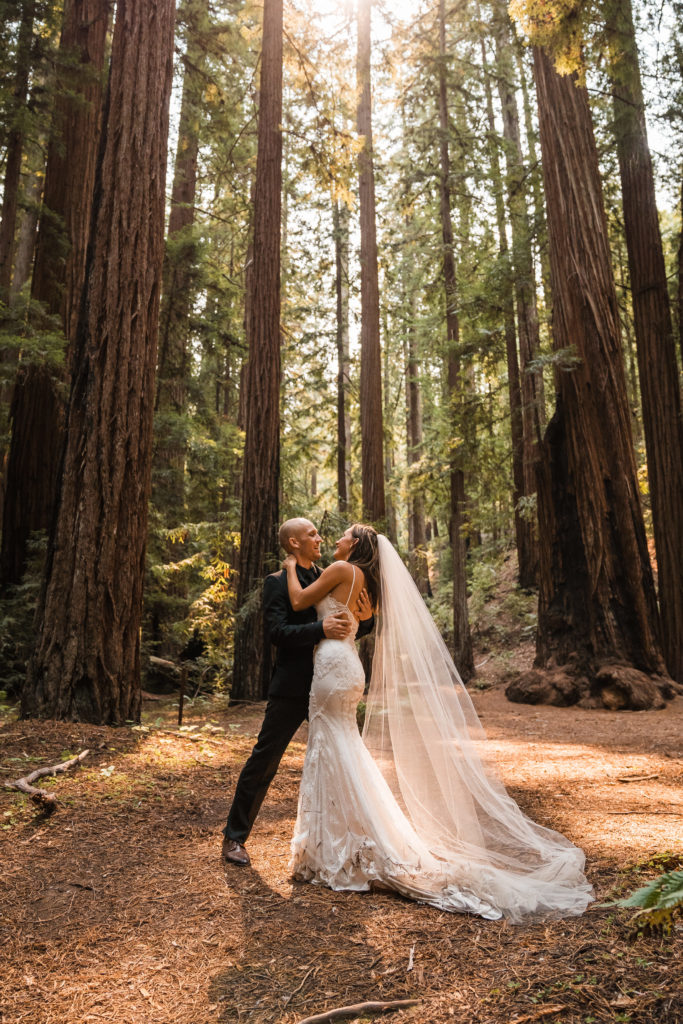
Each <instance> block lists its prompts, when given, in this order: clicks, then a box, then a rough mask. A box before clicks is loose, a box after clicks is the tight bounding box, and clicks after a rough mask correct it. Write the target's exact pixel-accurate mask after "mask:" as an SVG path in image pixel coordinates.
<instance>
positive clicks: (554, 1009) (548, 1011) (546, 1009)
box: [510, 1005, 567, 1024]
mask: <svg viewBox="0 0 683 1024" xmlns="http://www.w3.org/2000/svg"><path fill="white" fill-rule="evenodd" d="M566 1009H567V1007H566V1006H564V1005H553V1006H542V1007H541V1008H540V1010H536V1012H535V1013H528V1014H527V1015H526V1017H513V1018H512V1020H511V1021H510V1024H522V1022H523V1021H526V1022H529V1021H532V1020H540V1019H541V1017H551V1016H552V1015H553V1014H555V1013H562V1011H563V1010H566Z"/></svg>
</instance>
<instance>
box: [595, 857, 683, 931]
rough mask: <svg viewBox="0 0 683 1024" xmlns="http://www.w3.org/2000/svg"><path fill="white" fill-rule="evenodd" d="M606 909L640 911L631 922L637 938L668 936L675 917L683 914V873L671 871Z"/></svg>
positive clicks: (607, 904) (606, 905)
mask: <svg viewBox="0 0 683 1024" xmlns="http://www.w3.org/2000/svg"><path fill="white" fill-rule="evenodd" d="M602 906H605V907H626V908H634V907H635V908H637V911H636V913H635V914H634V916H633V918H632V920H631V925H632V934H633V935H634V936H635V935H645V936H646V935H657V934H660V935H661V934H665V935H668V934H669V933H670V932H671V929H672V928H673V924H674V916H675V915H676V914H678V915H680V914H682V913H683V871H667V872H665V873H664V874H663V875H659V877H658V878H655V879H654V880H653V881H652V882H650V883H649V884H648V885H644V886H643V887H642V888H640V889H637V890H636V891H635V892H634V893H632V894H631V896H627V897H626V898H624V899H620V900H614V902H612V903H603V904H602Z"/></svg>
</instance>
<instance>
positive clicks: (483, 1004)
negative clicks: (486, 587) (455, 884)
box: [0, 687, 683, 1024]
mask: <svg viewBox="0 0 683 1024" xmlns="http://www.w3.org/2000/svg"><path fill="white" fill-rule="evenodd" d="M473 699H474V701H475V704H476V706H477V709H478V711H479V712H480V714H481V715H482V718H483V723H484V725H485V727H486V729H487V732H488V734H489V737H490V740H491V744H492V747H493V748H494V750H495V752H496V756H497V760H498V763H499V766H500V772H501V775H502V776H503V780H504V781H505V783H506V785H507V786H508V787H509V788H510V790H511V792H512V793H513V794H514V795H515V797H516V798H517V799H518V800H519V802H520V803H521V805H522V806H523V807H524V809H525V810H526V811H527V812H528V813H529V814H530V815H531V816H532V817H534V818H536V819H537V820H539V821H542V822H543V823H544V824H548V825H552V826H554V827H557V828H559V829H561V830H562V831H564V832H565V833H566V834H567V835H568V836H569V837H570V838H571V839H572V840H573V841H574V842H576V843H578V844H579V845H581V846H582V847H583V848H584V849H585V850H586V854H587V858H588V866H589V873H590V877H591V880H592V881H593V883H594V884H595V886H596V891H597V895H598V897H599V898H600V899H602V898H604V897H605V896H606V895H607V894H608V893H610V892H611V891H613V890H614V887H616V886H618V887H619V888H620V889H624V890H626V889H631V888H635V887H636V886H638V885H640V884H642V883H643V881H644V880H645V879H646V878H649V877H652V876H653V875H654V874H656V873H658V870H659V867H658V863H657V861H656V860H653V858H655V857H656V855H657V854H659V853H662V851H665V850H672V849H674V848H677V849H678V850H679V851H680V837H681V828H682V823H683V818H682V817H681V816H680V815H681V814H683V808H682V807H681V799H680V795H679V794H680V781H681V772H682V768H683V749H682V748H683V741H682V739H681V737H682V735H683V730H682V729H681V726H682V725H683V700H682V699H680V698H679V699H678V700H676V701H674V702H673V703H672V704H671V705H670V707H669V708H668V709H667V710H666V711H660V712H647V713H640V714H629V713H626V712H624V713H616V712H615V713H612V712H605V711H598V710H596V711H587V710H582V709H572V708H530V707H524V706H520V705H513V704H510V703H508V702H507V701H506V700H505V698H504V695H503V693H502V688H501V687H493V688H491V689H488V690H486V691H483V692H476V691H475V692H474V693H473ZM147 706H149V707H150V708H151V710H150V711H149V712H146V713H145V716H144V719H145V721H146V722H150V723H156V725H154V726H151V727H150V728H149V731H148V732H144V731H133V730H129V729H118V730H115V729H107V728H98V727H93V726H86V725H76V724H73V723H54V722H46V723H26V722H17V721H14V720H13V716H12V715H9V716H6V717H5V718H4V719H3V720H2V722H1V727H0V745H1V746H2V759H1V767H2V771H3V778H4V780H5V781H7V780H9V779H12V778H16V777H18V776H20V775H25V774H26V773H27V772H28V771H30V770H32V769H33V768H34V767H36V766H37V765H39V764H41V765H43V764H53V763H56V762H57V761H59V760H61V759H63V757H64V756H66V755H67V754H68V753H76V752H77V751H78V750H80V749H82V748H83V747H86V746H87V747H89V748H90V749H91V751H92V753H91V755H90V756H89V758H88V759H87V760H86V762H85V763H84V765H83V767H82V768H81V769H79V770H76V771H75V772H73V773H69V774H67V775H64V776H60V777H59V778H57V779H55V780H48V781H49V786H48V788H50V789H55V790H56V791H57V793H58V795H59V799H60V805H59V809H58V810H57V812H56V814H55V815H54V816H53V817H52V818H51V819H48V820H40V819H36V817H35V815H34V810H33V808H32V805H30V804H29V803H28V802H27V800H26V798H25V797H24V796H22V795H20V794H19V793H16V792H12V791H10V790H6V789H4V790H3V791H2V794H1V796H0V820H1V821H2V824H3V828H2V831H1V832H0V870H1V871H2V875H3V880H4V883H5V884H4V886H3V892H2V896H0V918H1V919H2V925H0V941H1V942H2V948H3V961H4V966H3V980H2V987H3V1001H2V1004H1V1013H2V1016H1V1018H0V1019H1V1020H2V1021H3V1022H7V1024H9V1022H12V1024H14V1022H19V1021H22V1022H30V1024H34V1022H35V1024H48V1022H50V1024H76V1022H78V1024H80V1022H84V1024H85V1022H86V1021H101V1022H116V1024H176V1022H177V1024H211V1022H214V1021H216V1022H220V1024H228V1022H229V1024H233V1022H236V1024H242V1022H244V1024H271V1022H283V1024H294V1022H296V1021H298V1020H300V1019H301V1018H302V1017H304V1016H306V1015H307V1014H311V1013H314V1012H319V1011H321V1010H323V1009H325V1008H329V1007H332V1006H339V1005H344V1004H349V1003H357V1002H361V1001H363V1000H366V999H371V998H385V999H397V998H402V997H415V998H418V999H419V1000H421V1004H420V1006H419V1007H417V1008H416V1010H415V1011H410V1010H404V1011H401V1012H400V1013H396V1014H394V1015H391V1016H389V1017H387V1018H386V1019H387V1020H391V1021H392V1022H393V1021H396V1022H397V1024H398V1022H400V1021H403V1020H408V1019H409V1018H411V1017H412V1018H413V1019H415V1020H416V1021H420V1022H425V1024H445V1022H455V1024H465V1022H467V1024H470V1022H473V1021H475V1022H481V1024H510V1022H513V1021H519V1022H521V1021H525V1022H532V1021H537V1020H539V1021H546V1020H548V1021H550V1022H556V1024H558V1022H563V1024H593V1022H597V1024H601V1022H603V1021H609V1022H617V1021H619V1022H625V1024H646V1022H654V1021H655V1020H656V1021H658V1022H662V1024H683V1001H682V998H681V994H680V993H681V991H682V989H683V970H682V966H681V964H682V960H683V958H681V956H680V949H678V952H677V951H676V950H677V944H678V946H679V947H680V941H679V940H680V934H681V933H680V931H679V932H678V933H675V935H674V937H673V938H669V939H665V940H661V941H660V940H655V939H649V940H640V941H638V942H637V943H635V944H630V943H629V942H628V941H627V938H626V936H627V933H628V914H625V913H624V912H620V913H618V914H617V913H615V912H613V911H610V910H605V909H601V908H599V907H593V908H591V909H590V910H589V911H588V913H587V914H586V915H584V917H582V918H579V919H572V920H569V921H560V922H551V923H545V924H534V925H531V926H528V927H524V928H515V927H511V926H508V925H506V924H505V923H504V922H488V921H482V920H479V919H477V918H474V917H469V916H461V915H451V914H445V913H440V912H438V911H436V910H434V909H432V908H428V907H423V906H418V905H416V904H414V903H410V902H407V901H404V900H402V899H400V898H398V897H394V896H392V895H390V894H379V893H372V894H353V893H333V892H330V891H328V890H326V889H324V888H320V887H316V886H310V885H300V884H297V883H293V882H292V881H291V880H290V879H289V875H288V870H287V863H288V856H289V839H290V836H291V832H292V828H293V823H294V817H295V814H296V800H297V787H298V782H299V778H300V772H301V767H302V764H303V756H304V750H305V747H304V741H305V727H304V728H303V729H302V731H301V733H300V735H299V736H298V737H297V740H296V742H294V743H293V744H292V745H291V747H290V748H289V750H288V752H287V754H286V756H285V758H284V760H283V764H282V768H281V771H280V772H279V774H278V776H277V777H276V780H275V783H274V785H273V787H272V789H271V791H270V793H269V796H268V799H267V801H266V804H265V805H264V808H263V812H262V814H261V816H260V817H259V819H258V822H257V825H256V828H255V830H254V833H253V835H252V839H251V842H250V844H249V848H250V852H251V854H252V858H253V863H254V869H253V870H248V869H247V870H244V869H227V868H226V869H223V868H221V866H220V864H219V859H218V854H219V849H220V839H221V836H220V831H219V830H220V828H221V827H222V824H223V822H224V819H225V814H226V812H227V807H228V802H229V798H230V795H231V791H232V787H233V786H234V783H235V781H236V778H237V774H238V773H239V770H240V768H241V765H242V763H243V761H244V759H245V757H246V756H247V755H248V753H249V751H250V749H251V745H252V743H253V737H254V735H255V734H256V732H257V730H258V726H259V724H260V718H261V714H262V708H261V707H259V706H256V707H240V708H234V709H228V708H227V707H226V705H225V701H224V700H222V699H219V698H217V699H215V700H204V701H196V702H195V703H194V705H192V706H191V707H190V708H189V709H188V718H187V723H188V725H189V726H194V727H195V728H190V729H189V730H186V731H185V732H184V733H182V734H179V733H178V731H177V729H175V728H174V727H173V725H172V720H173V714H174V712H173V709H172V707H171V702H167V703H164V702H154V704H153V705H152V702H150V703H149V705H146V707H147ZM676 787H678V792H677V791H676ZM411 951H412V953H411ZM409 968H410V969H409Z"/></svg>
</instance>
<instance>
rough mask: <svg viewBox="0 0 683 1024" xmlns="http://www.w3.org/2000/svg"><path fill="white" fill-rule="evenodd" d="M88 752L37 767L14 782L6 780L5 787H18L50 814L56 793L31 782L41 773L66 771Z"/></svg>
mask: <svg viewBox="0 0 683 1024" xmlns="http://www.w3.org/2000/svg"><path fill="white" fill-rule="evenodd" d="M89 753H90V751H89V750H82V751H81V752H80V754H77V755H76V757H72V758H70V759H69V760H68V761H62V763H61V764H53V765H51V766H50V767H49V768H37V769H36V770H35V771H34V772H31V774H30V775H25V776H24V777H23V779H16V781H15V782H6V783H5V789H19V790H21V792H22V793H27V794H28V795H29V796H30V797H31V800H32V801H33V803H34V804H37V805H38V806H39V807H40V808H41V809H42V810H43V811H44V812H45V814H52V813H53V812H54V811H56V810H57V794H56V793H48V791H47V790H46V789H37V788H36V787H35V786H32V785H31V783H32V782H35V781H36V779H39V778H40V777H41V776H43V775H59V774H61V773H62V772H65V771H68V769H69V768H72V767H73V766H74V765H75V764H80V763H81V761H83V760H84V759H85V758H86V757H87V756H88V754H89Z"/></svg>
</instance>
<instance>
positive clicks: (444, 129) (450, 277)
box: [439, 0, 474, 682]
mask: <svg viewBox="0 0 683 1024" xmlns="http://www.w3.org/2000/svg"><path fill="white" fill-rule="evenodd" d="M445 60H446V11H445V0H439V129H440V136H441V144H440V157H441V167H440V171H441V173H440V179H439V199H440V204H439V205H440V213H441V235H442V239H443V281H444V292H445V302H446V343H447V346H448V354H447V385H448V397H449V402H450V407H451V422H452V428H453V434H454V436H457V429H458V422H457V419H458V417H457V416H456V409H457V405H458V403H459V402H460V398H461V392H462V387H463V382H462V374H461V370H460V359H459V356H458V342H459V336H460V325H459V322H458V313H457V291H458V289H457V280H456V273H455V257H454V256H453V225H452V221H451V190H450V154H449V146H448V120H449V119H448V97H447V92H446V65H445ZM464 508H465V476H464V473H463V470H462V467H461V466H460V465H459V456H458V455H457V454H452V455H451V470H450V524H449V525H450V540H451V552H452V558H453V657H454V660H455V664H456V665H457V667H458V671H459V672H460V675H461V677H462V679H463V680H464V681H465V682H467V681H468V680H469V679H471V678H472V676H473V675H474V656H473V653H472V638H471V636H470V624H469V618H468V613H467V574H466V562H465V538H464V537H463V529H462V527H463V510H464Z"/></svg>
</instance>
